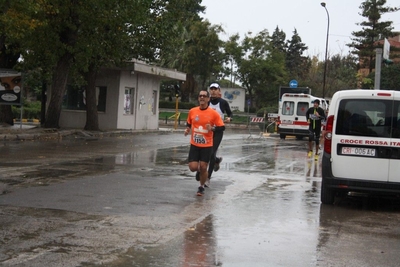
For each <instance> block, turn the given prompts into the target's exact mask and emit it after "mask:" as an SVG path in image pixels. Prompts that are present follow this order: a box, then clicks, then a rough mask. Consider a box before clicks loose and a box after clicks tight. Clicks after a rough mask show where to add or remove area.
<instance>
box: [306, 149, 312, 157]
mask: <svg viewBox="0 0 400 267" xmlns="http://www.w3.org/2000/svg"><path fill="white" fill-rule="evenodd" d="M307 156H308V157H309V158H311V156H312V151H311V150H310V151H308V154H307Z"/></svg>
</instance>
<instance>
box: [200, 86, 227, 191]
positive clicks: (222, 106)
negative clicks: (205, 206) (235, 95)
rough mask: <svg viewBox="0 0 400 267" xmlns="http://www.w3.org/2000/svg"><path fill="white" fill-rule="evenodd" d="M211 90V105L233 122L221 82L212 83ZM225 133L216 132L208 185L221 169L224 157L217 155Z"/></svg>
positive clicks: (223, 118)
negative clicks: (223, 95) (222, 95)
mask: <svg viewBox="0 0 400 267" xmlns="http://www.w3.org/2000/svg"><path fill="white" fill-rule="evenodd" d="M209 91H210V96H211V98H210V101H209V102H208V105H209V107H210V108H212V109H214V110H215V111H217V112H218V113H219V115H220V116H221V119H222V120H223V121H224V122H231V121H232V111H231V108H230V106H229V103H228V101H226V100H225V99H223V98H221V87H220V86H219V84H218V83H212V84H211V85H210V87H209ZM225 113H226V114H227V117H225ZM223 135H224V132H223V131H221V132H214V138H213V154H212V155H211V159H210V163H209V165H208V180H207V183H206V186H209V185H210V179H211V175H212V173H213V171H218V170H219V164H220V163H221V161H222V157H217V150H218V148H219V145H220V144H221V141H222V137H223ZM198 178H199V175H198V174H196V180H198Z"/></svg>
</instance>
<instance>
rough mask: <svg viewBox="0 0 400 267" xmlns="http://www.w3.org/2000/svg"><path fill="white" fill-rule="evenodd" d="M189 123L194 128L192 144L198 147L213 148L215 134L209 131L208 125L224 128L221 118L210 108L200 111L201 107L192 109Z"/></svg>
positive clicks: (189, 114)
mask: <svg viewBox="0 0 400 267" xmlns="http://www.w3.org/2000/svg"><path fill="white" fill-rule="evenodd" d="M187 123H188V124H190V125H191V126H192V128H191V136H190V143H191V144H192V145H194V146H197V147H211V146H213V135H214V132H213V131H211V130H207V124H209V125H211V126H224V122H223V121H222V119H221V116H220V115H219V114H218V112H216V111H215V110H214V109H212V108H210V107H207V108H206V109H200V107H195V108H192V109H190V110H189V113H188V118H187Z"/></svg>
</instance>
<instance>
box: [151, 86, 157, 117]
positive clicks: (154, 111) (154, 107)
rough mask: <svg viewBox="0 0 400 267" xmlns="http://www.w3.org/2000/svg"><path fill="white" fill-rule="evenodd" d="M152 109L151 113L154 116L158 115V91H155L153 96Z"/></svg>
mask: <svg viewBox="0 0 400 267" xmlns="http://www.w3.org/2000/svg"><path fill="white" fill-rule="evenodd" d="M151 105H152V107H151V112H152V113H153V115H154V114H156V107H157V91H156V90H154V91H153V96H152V103H151Z"/></svg>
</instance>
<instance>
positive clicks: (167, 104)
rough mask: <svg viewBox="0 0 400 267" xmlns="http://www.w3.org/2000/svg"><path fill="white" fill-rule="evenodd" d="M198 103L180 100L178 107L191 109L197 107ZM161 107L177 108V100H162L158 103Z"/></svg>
mask: <svg viewBox="0 0 400 267" xmlns="http://www.w3.org/2000/svg"><path fill="white" fill-rule="evenodd" d="M195 106H196V105H195V104H194V103H191V102H179V103H178V109H191V108H193V107H195ZM158 107H159V108H168V109H175V108H176V102H175V101H160V103H159V104H158Z"/></svg>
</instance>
